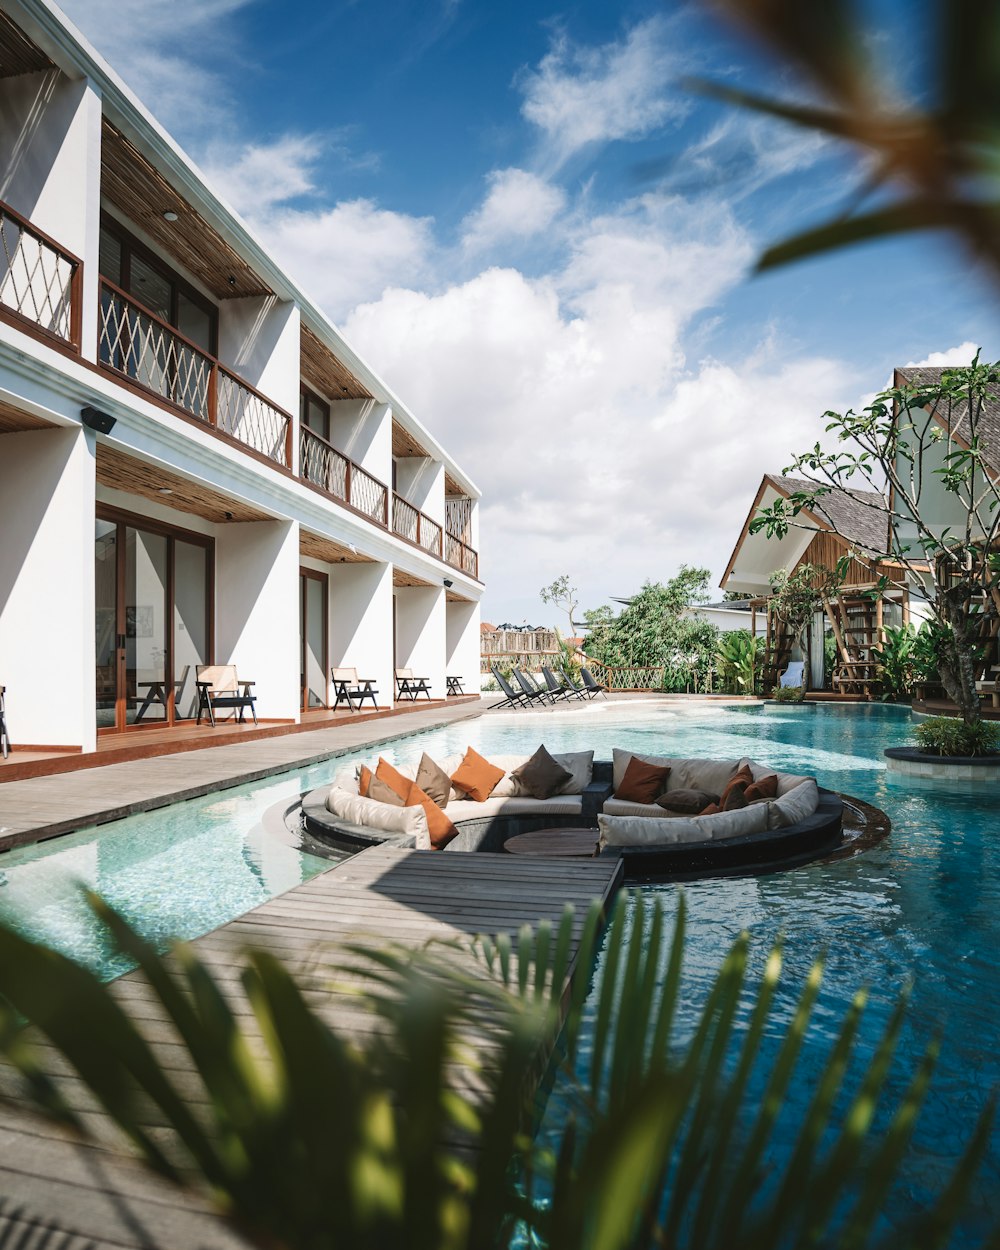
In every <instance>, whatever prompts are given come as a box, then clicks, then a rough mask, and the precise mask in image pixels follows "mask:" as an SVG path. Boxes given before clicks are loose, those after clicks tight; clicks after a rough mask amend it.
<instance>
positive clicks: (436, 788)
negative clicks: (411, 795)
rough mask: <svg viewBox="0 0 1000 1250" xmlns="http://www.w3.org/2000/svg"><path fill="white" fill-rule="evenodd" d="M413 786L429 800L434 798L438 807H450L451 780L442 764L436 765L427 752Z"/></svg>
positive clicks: (423, 756) (421, 761)
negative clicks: (421, 791)
mask: <svg viewBox="0 0 1000 1250" xmlns="http://www.w3.org/2000/svg"><path fill="white" fill-rule="evenodd" d="M413 784H414V785H415V786H418V787H419V788H420V789H421V790H423V792H424V794H426V795H427V796H428V798H432V799H433V800H434V802H435V803H436V804H437V805H438V807H442V808H444V807H447V806H448V796H449V795H450V794H451V778H450V777H449V776H448V774H447V773H446V772H445V771H444V769H443V768H442V767H441V766H440V764H435V763H434V761H433V760H432V759H431V757H430V756H429V755H428V754H427V752H426V751H425V752H424V753H423V755H421V757H420V767H419V768H418V769H417V776H416V779H415V780H414V783H413Z"/></svg>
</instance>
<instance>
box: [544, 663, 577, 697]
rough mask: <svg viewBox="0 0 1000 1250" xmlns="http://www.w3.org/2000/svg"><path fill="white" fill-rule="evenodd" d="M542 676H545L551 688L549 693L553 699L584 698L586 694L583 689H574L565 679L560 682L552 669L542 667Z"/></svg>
mask: <svg viewBox="0 0 1000 1250" xmlns="http://www.w3.org/2000/svg"><path fill="white" fill-rule="evenodd" d="M542 676H543V677H544V678H545V684H546V686H548V688H549V694H551V695H552V697H553V699H582V698H585V697H586V696H585V695H584V693H583V691H582V690H574V689H573V688H572V686H567V685H566V682H565V680H564V681H562V682H558V681H556V679H555V675H554V674H553V672H552V669H550V668H545V667H544V666H543V667H542Z"/></svg>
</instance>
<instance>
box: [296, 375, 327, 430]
mask: <svg viewBox="0 0 1000 1250" xmlns="http://www.w3.org/2000/svg"><path fill="white" fill-rule="evenodd" d="M299 421H300V423H301V424H302V425H305V426H308V428H309V429H310V430H312V432H313V433H314V434H318V435H319V436H320V438H325V439H326V441H327V442H329V441H330V405H329V404H328V403H325V402H324V401H323V400H322V399H320V398H319V396H318V395H314V394H313V393H312V391H310V390H309V389H308V388H307V387H305V386H303V387H302V390H301V392H300V394H299Z"/></svg>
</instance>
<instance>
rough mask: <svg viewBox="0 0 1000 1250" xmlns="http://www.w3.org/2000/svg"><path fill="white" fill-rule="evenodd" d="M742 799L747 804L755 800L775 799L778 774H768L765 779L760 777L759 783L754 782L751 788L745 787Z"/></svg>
mask: <svg viewBox="0 0 1000 1250" xmlns="http://www.w3.org/2000/svg"><path fill="white" fill-rule="evenodd" d="M743 797H744V798H745V799H746V801H747V802H748V803H753V802H754V800H755V799H774V798H777V797H778V774H777V773H768V774H767V776H766V777H761V779H760V780H759V781H755V782H754V783H753V785H752V786H747V788H746V790H745V791H744V792H743Z"/></svg>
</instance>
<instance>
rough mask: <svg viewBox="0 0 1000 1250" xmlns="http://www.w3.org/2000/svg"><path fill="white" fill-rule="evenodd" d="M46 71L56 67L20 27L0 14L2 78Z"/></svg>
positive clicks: (0, 65) (0, 74)
mask: <svg viewBox="0 0 1000 1250" xmlns="http://www.w3.org/2000/svg"><path fill="white" fill-rule="evenodd" d="M45 69H55V66H54V65H53V63H52V62H51V61H50V60H49V58H48V57H47V56H46V55H45V53H44V52H43V51H42V50H41V48H39V47H36V45H35V44H33V43H32V42H31V40H30V39H29V38H28V36H27V35H26V34H25V33H24V31H23V30H21V28H20V26H15V24H14V23H13V22H12V21H11V19H10V17H9V16H8V15H7V14H6V13H0V78H16V77H17V76H18V74H37V73H38V72H39V71H40V70H45Z"/></svg>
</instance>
